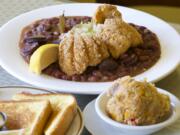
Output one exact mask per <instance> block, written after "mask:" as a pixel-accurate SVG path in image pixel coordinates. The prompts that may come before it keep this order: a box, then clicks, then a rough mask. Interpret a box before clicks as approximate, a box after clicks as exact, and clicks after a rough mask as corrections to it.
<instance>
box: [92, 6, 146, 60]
mask: <svg viewBox="0 0 180 135" xmlns="http://www.w3.org/2000/svg"><path fill="white" fill-rule="evenodd" d="M108 11H109V12H108ZM106 12H107V13H106ZM93 22H95V23H96V25H97V26H96V27H95V28H96V36H97V37H98V38H99V39H100V40H102V41H103V42H105V44H107V46H108V50H109V52H110V53H111V55H112V56H113V57H114V58H118V57H119V56H120V55H121V54H123V53H125V52H126V51H127V50H128V49H129V48H130V47H133V46H137V45H140V44H142V42H143V40H142V37H141V35H140V34H139V33H138V31H137V30H136V29H135V28H134V27H132V26H131V25H129V24H128V23H126V22H124V21H123V19H122V17H121V13H120V12H119V11H118V10H117V8H116V7H115V6H113V5H108V4H105V5H101V6H99V7H98V8H97V10H96V12H95V14H94V16H93Z"/></svg>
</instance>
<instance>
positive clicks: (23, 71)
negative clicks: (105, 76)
mask: <svg viewBox="0 0 180 135" xmlns="http://www.w3.org/2000/svg"><path fill="white" fill-rule="evenodd" d="M97 6H98V4H64V5H55V6H49V7H45V8H40V9H37V10H33V11H31V12H28V13H25V14H22V15H20V16H17V17H15V18H14V19H12V20H10V21H9V22H8V23H6V24H5V25H3V26H2V27H1V29H0V64H1V66H2V67H3V68H4V69H5V70H7V71H8V72H9V73H10V74H12V75H13V76H15V77H17V78H18V79H20V80H22V81H24V82H26V83H29V84H32V85H35V86H38V87H41V88H44V89H52V90H57V91H63V92H72V93H82V94H99V93H100V92H102V91H103V90H106V89H107V87H109V86H110V85H111V82H105V83H96V82H94V83H91V82H89V83H85V82H83V83H82V82H72V81H65V80H60V79H56V78H53V77H50V76H47V75H40V76H38V75H35V74H33V73H31V72H29V71H28V65H27V64H26V63H25V61H24V60H23V58H22V57H21V56H20V53H19V48H18V41H19V38H20V33H21V30H22V28H23V27H25V26H26V25H28V24H30V23H32V22H33V21H35V20H37V19H41V18H48V17H53V16H59V14H61V13H62V12H63V11H65V15H67V16H68V15H72V16H73V15H80V16H83V15H86V16H87V15H88V16H92V15H93V13H94V11H95V10H96V8H97ZM118 9H119V10H120V11H121V12H122V15H123V18H124V19H125V20H126V21H127V22H132V23H135V24H138V25H143V26H146V27H148V28H149V29H150V30H152V31H153V32H155V33H156V34H157V36H158V38H159V40H160V44H161V50H162V55H161V58H160V60H159V61H158V62H157V63H156V64H155V65H154V66H153V67H152V68H150V69H149V70H148V71H146V72H144V73H142V74H140V75H138V76H136V77H135V78H136V79H138V80H139V79H142V78H145V77H146V78H147V79H148V81H151V82H152V81H153V82H154V81H157V80H159V79H161V78H163V77H165V76H167V75H168V74H169V73H170V72H172V71H173V70H174V69H175V68H176V66H177V65H178V63H179V61H180V53H179V50H180V45H179V44H180V36H179V34H178V33H177V32H176V31H175V30H174V29H173V28H172V27H171V26H170V25H169V24H167V23H166V22H164V21H162V20H160V19H158V18H156V17H154V16H152V15H150V14H147V13H144V12H142V11H138V10H134V9H130V8H126V7H121V6H119V7H118Z"/></svg>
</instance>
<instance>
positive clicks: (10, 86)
mask: <svg viewBox="0 0 180 135" xmlns="http://www.w3.org/2000/svg"><path fill="white" fill-rule="evenodd" d="M8 88H20V89H23V88H28V89H29V90H30V89H32V90H35V91H36V90H37V91H43V92H47V93H60V92H56V91H50V90H45V89H42V88H36V87H31V86H20V85H13V86H12V85H6V86H0V91H3V90H2V89H8ZM73 96H74V95H73ZM77 114H79V117H80V121H81V123H80V126H79V128H78V133H77V134H76V135H81V134H82V132H83V130H84V119H83V113H82V110H81V109H80V107H79V105H78V107H77ZM77 114H76V115H77ZM74 118H75V117H74ZM73 120H74V119H73ZM71 125H72V123H71ZM71 125H70V126H71Z"/></svg>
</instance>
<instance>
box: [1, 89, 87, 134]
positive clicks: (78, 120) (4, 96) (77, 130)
mask: <svg viewBox="0 0 180 135" xmlns="http://www.w3.org/2000/svg"><path fill="white" fill-rule="evenodd" d="M21 92H29V93H33V94H43V93H48V92H50V91H46V90H42V89H35V88H30V87H20V86H8V87H0V100H11V99H12V96H13V95H15V94H17V93H21ZM83 128H84V122H83V117H82V112H81V110H80V108H78V114H77V115H76V117H75V118H74V120H73V122H72V124H71V126H70V128H69V130H68V131H67V133H66V135H81V133H82V130H83Z"/></svg>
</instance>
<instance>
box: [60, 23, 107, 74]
mask: <svg viewBox="0 0 180 135" xmlns="http://www.w3.org/2000/svg"><path fill="white" fill-rule="evenodd" d="M85 26H86V25H85ZM81 29H82V31H81ZM84 30H85V29H84V27H80V26H77V27H76V28H74V29H72V30H71V31H69V32H68V33H67V34H66V35H65V36H64V37H63V39H62V41H61V43H60V47H59V54H60V55H59V65H60V67H61V69H62V71H63V72H65V73H66V74H67V75H74V74H82V73H83V72H84V71H85V70H86V68H87V67H88V66H96V65H97V64H99V63H100V62H101V61H102V60H104V59H105V58H107V57H108V56H109V53H108V50H107V46H106V45H105V44H104V43H103V42H100V41H97V40H98V39H96V37H94V35H93V34H91V32H89V31H84Z"/></svg>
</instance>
